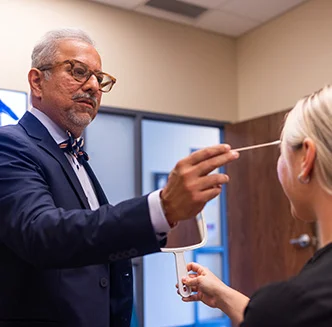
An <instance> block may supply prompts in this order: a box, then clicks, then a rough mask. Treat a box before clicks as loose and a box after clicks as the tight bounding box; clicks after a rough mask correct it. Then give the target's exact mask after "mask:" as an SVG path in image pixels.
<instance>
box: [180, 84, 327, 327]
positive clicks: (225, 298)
mask: <svg viewBox="0 0 332 327" xmlns="http://www.w3.org/2000/svg"><path fill="white" fill-rule="evenodd" d="M280 148H281V153H280V157H279V160H278V168H277V172H278V177H279V181H280V183H281V185H282V188H283V190H284V192H285V194H286V196H287V197H288V199H289V202H290V204H291V212H292V215H293V216H294V218H297V219H301V220H303V221H307V222H311V221H316V222H317V225H318V229H319V235H320V241H321V246H322V247H321V249H320V250H318V251H317V252H316V253H315V255H314V256H313V257H312V258H311V259H310V261H309V262H308V263H307V264H306V265H305V266H304V267H303V269H302V270H301V272H300V273H299V274H298V275H297V276H295V277H293V278H291V279H289V280H287V281H284V282H279V283H274V284H270V285H268V286H265V287H263V288H261V289H260V290H258V291H257V292H256V293H255V294H254V295H253V296H252V297H251V298H250V299H249V298H248V297H246V296H245V295H243V294H241V293H239V292H237V291H236V290H234V289H232V288H230V287H228V286H226V285H225V284H224V283H222V282H221V281H220V280H219V279H218V278H217V277H216V276H215V275H213V274H212V273H211V272H210V271H209V270H208V269H207V268H205V267H202V266H201V265H199V264H197V263H190V264H189V265H188V271H194V272H195V273H196V274H191V275H190V277H188V278H186V279H184V280H183V282H184V284H186V285H188V286H191V287H192V289H193V291H195V292H197V293H196V294H194V295H191V296H190V297H188V298H183V301H185V302H191V301H202V302H204V303H205V304H207V305H208V306H210V307H214V308H219V309H220V310H222V311H223V312H224V313H226V314H227V315H228V316H229V317H230V318H231V319H232V321H233V323H234V325H239V326H241V327H309V326H310V327H325V326H326V327H327V326H329V327H331V326H332V243H331V242H332V87H331V86H326V87H324V88H323V89H321V90H319V91H317V92H315V93H313V94H311V95H309V96H307V97H305V98H303V99H301V100H300V101H298V103H297V104H296V106H295V107H294V108H293V109H292V110H291V112H290V113H289V114H288V116H287V118H286V121H285V124H284V127H283V131H282V134H281V147H280Z"/></svg>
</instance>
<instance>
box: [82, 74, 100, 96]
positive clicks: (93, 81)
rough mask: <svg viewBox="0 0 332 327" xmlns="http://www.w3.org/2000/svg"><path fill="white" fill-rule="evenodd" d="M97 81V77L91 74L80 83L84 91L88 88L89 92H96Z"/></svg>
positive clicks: (97, 89) (97, 88)
mask: <svg viewBox="0 0 332 327" xmlns="http://www.w3.org/2000/svg"><path fill="white" fill-rule="evenodd" d="M99 87H100V85H99V82H98V79H97V77H96V75H94V74H92V75H91V76H90V77H89V78H88V80H87V81H86V82H85V83H84V84H83V85H82V89H83V90H84V91H88V90H90V92H91V91H92V92H93V93H96V92H98V91H99Z"/></svg>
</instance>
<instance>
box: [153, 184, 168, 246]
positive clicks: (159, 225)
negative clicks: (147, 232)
mask: <svg viewBox="0 0 332 327" xmlns="http://www.w3.org/2000/svg"><path fill="white" fill-rule="evenodd" d="M160 192H161V190H157V191H154V192H152V193H150V194H149V195H148V205H149V213H150V218H151V223H152V226H153V228H154V231H155V233H156V235H157V238H158V240H160V239H163V238H165V237H166V235H167V233H168V232H169V231H170V229H171V227H170V226H169V224H168V221H167V219H166V217H165V215H164V212H163V209H162V207H161V199H160Z"/></svg>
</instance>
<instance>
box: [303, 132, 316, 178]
mask: <svg viewBox="0 0 332 327" xmlns="http://www.w3.org/2000/svg"><path fill="white" fill-rule="evenodd" d="M315 159H316V145H315V143H314V142H313V140H312V139H311V138H305V139H304V141H303V159H302V164H301V176H302V177H303V179H307V178H310V176H311V173H312V170H313V168H314V162H315Z"/></svg>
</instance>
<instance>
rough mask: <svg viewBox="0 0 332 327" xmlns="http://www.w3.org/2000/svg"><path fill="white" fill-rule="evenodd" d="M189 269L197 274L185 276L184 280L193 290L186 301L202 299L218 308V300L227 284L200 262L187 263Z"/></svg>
mask: <svg viewBox="0 0 332 327" xmlns="http://www.w3.org/2000/svg"><path fill="white" fill-rule="evenodd" d="M187 269H188V271H193V272H195V274H190V275H189V277H187V278H183V280H182V282H183V283H184V284H185V285H187V286H190V287H191V289H192V291H193V292H196V294H192V295H190V296H189V297H184V298H182V300H183V301H184V302H192V301H202V302H203V303H205V304H206V305H208V306H209V307H212V308H218V301H220V295H221V294H222V292H223V289H225V288H226V285H225V284H224V283H223V282H222V281H221V280H220V279H219V278H218V277H216V276H215V275H214V274H213V273H212V272H211V271H210V270H209V269H208V268H205V267H203V266H201V265H199V264H198V263H193V262H192V263H189V264H188V265H187Z"/></svg>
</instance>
